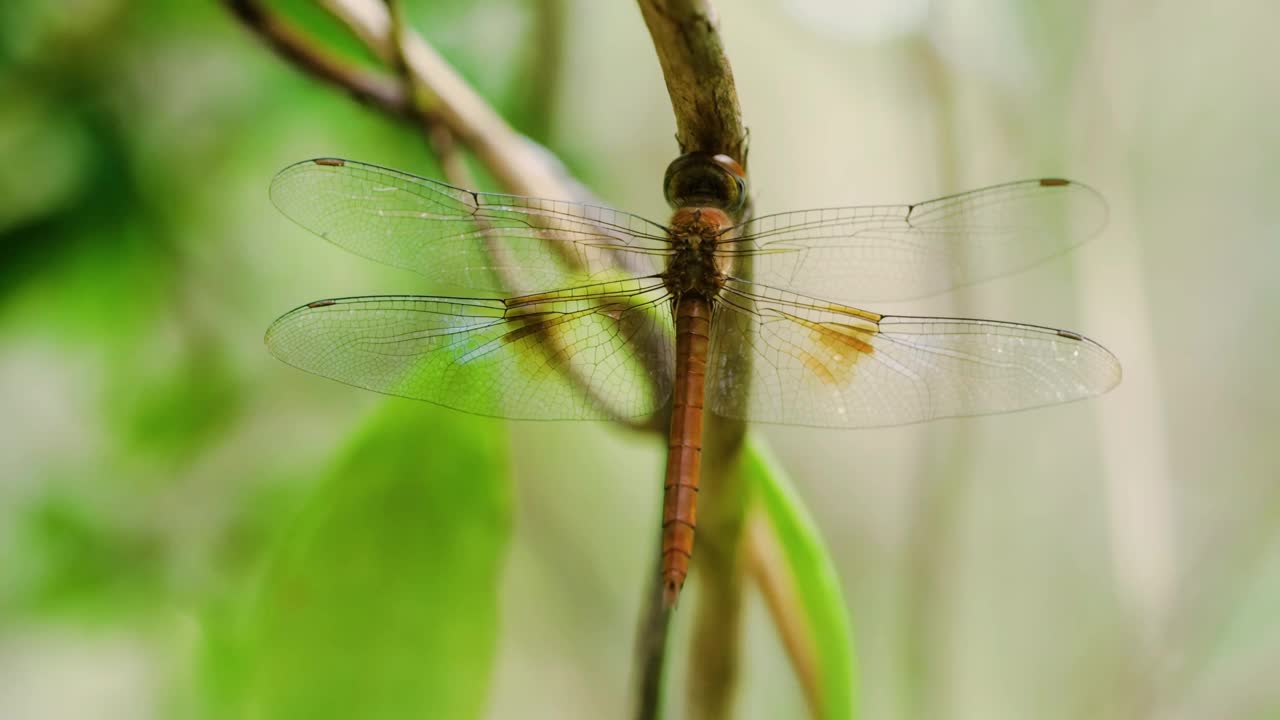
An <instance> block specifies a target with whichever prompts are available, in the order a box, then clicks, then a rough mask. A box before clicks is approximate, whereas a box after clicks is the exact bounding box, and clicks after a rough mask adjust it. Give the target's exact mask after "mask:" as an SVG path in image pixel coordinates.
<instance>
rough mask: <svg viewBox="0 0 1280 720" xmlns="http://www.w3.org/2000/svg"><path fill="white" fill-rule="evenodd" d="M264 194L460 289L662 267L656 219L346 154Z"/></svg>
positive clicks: (291, 171) (354, 248) (546, 283)
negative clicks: (439, 178)
mask: <svg viewBox="0 0 1280 720" xmlns="http://www.w3.org/2000/svg"><path fill="white" fill-rule="evenodd" d="M271 199H272V201H273V202H275V204H276V207H278V208H280V211H281V212H283V213H284V214H285V215H287V216H288V217H289V218H290V219H292V220H293V221H294V222H296V223H298V224H299V225H301V226H302V227H304V228H306V229H308V230H310V231H311V232H314V233H316V234H317V235H319V236H321V237H323V238H325V239H326V240H328V241H330V242H332V243H333V244H335V245H338V246H339V247H342V248H345V249H347V250H350V251H351V252H354V253H356V254H357V255H362V256H364V257H367V258H370V259H372V260H377V261H378V262H382V263H386V264H388V265H392V266H395V267H399V268H404V269H407V270H412V271H415V272H418V273H421V274H423V275H425V276H427V277H429V278H431V279H432V280H434V281H436V282H438V283H440V284H442V285H445V286H447V287H450V288H458V289H465V290H467V291H468V292H472V291H474V292H480V293H492V294H503V295H508V294H518V293H523V292H531V291H533V290H539V289H545V288H549V287H569V286H572V285H579V284H582V283H588V282H598V281H603V280H606V279H616V278H618V277H619V274H620V272H623V273H626V274H630V275H641V276H643V275H649V274H652V273H654V272H657V271H658V270H660V269H661V268H660V266H661V258H662V257H663V256H664V255H665V254H666V251H667V249H668V245H667V242H666V231H665V229H664V228H663V227H662V226H661V225H658V224H656V223H652V222H650V221H648V220H645V219H644V218H641V217H638V216H635V215H629V214H627V213H622V212H618V211H615V210H610V209H607V208H601V207H594V206H591V205H581V204H578V203H571V202H563V201H559V200H539V199H535V198H527V197H520V196H516V195H500V194H494V193H478V192H471V191H469V190H461V189H459V188H455V187H452V186H450V185H446V184H444V183H440V182H436V181H434V180H428V179H425V178H420V177H417V176H414V175H409V174H408V173H402V172H398V171H396V170H390V169H387V168H382V167H378V166H376V165H367V164H365V163H359V162H354V161H351V160H338V159H317V160H306V161H303V162H300V163H297V164H295V165H291V166H289V167H287V168H285V169H284V170H282V171H281V172H280V174H278V175H277V176H276V178H275V180H274V181H272V183H271Z"/></svg>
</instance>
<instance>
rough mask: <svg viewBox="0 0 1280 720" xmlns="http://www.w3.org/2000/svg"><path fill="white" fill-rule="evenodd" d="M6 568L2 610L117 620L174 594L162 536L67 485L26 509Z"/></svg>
mask: <svg viewBox="0 0 1280 720" xmlns="http://www.w3.org/2000/svg"><path fill="white" fill-rule="evenodd" d="M18 530H19V534H18V546H19V547H21V548H24V550H25V553H24V554H22V555H17V556H15V557H14V558H13V561H12V562H11V563H9V565H8V566H7V567H5V568H4V569H3V570H4V572H2V573H0V587H5V586H7V588H8V589H6V590H5V591H4V592H0V610H3V612H0V615H5V614H13V615H16V614H26V613H30V614H32V615H45V616H63V617H70V616H75V617H79V618H81V619H99V620H104V619H105V620H113V619H118V618H119V617H120V616H122V615H127V614H130V613H137V612H140V611H142V610H149V609H153V608H154V607H155V604H156V603H157V601H162V599H163V598H165V597H167V595H166V589H167V588H166V587H165V583H164V572H165V561H166V560H167V559H168V558H166V557H165V548H164V546H163V537H160V536H159V535H157V534H155V533H154V532H151V531H149V530H148V529H146V528H141V527H137V526H136V525H130V524H127V523H124V522H121V521H120V519H119V518H116V517H113V516H112V513H111V511H110V509H104V508H101V507H96V506H93V505H90V504H88V503H86V502H85V501H84V500H83V499H82V498H77V497H74V496H72V495H69V494H67V493H65V492H63V491H61V490H51V491H49V492H48V493H47V494H46V495H44V496H43V497H41V498H40V499H39V500H37V501H36V502H35V503H34V504H33V505H32V506H31V507H30V508H29V509H27V510H26V511H25V513H24V515H23V516H22V518H21V522H20V523H19V526H18Z"/></svg>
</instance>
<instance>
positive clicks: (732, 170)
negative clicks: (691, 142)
mask: <svg viewBox="0 0 1280 720" xmlns="http://www.w3.org/2000/svg"><path fill="white" fill-rule="evenodd" d="M662 184H663V192H664V193H665V194H666V196H667V203H668V204H670V205H671V207H672V209H674V210H679V209H680V208H689V207H712V208H716V209H718V210H723V211H725V212H726V213H728V214H730V215H733V216H736V215H737V214H738V213H739V212H740V211H741V210H742V206H743V204H744V203H745V202H746V200H747V174H746V171H744V170H743V169H742V166H741V165H739V164H738V163H737V161H736V160H734V159H733V158H731V157H729V156H728V155H712V154H711V153H704V152H694V153H686V154H684V155H681V156H680V157H678V158H676V159H675V160H674V161H673V162H672V163H671V164H670V165H668V166H667V174H666V177H665V178H664V179H663V181H662Z"/></svg>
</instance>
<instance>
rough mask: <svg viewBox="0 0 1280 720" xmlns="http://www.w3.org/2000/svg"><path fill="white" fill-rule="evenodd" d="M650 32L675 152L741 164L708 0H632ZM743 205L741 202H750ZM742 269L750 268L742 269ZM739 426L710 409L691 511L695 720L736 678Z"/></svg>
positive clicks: (728, 73)
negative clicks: (694, 515)
mask: <svg viewBox="0 0 1280 720" xmlns="http://www.w3.org/2000/svg"><path fill="white" fill-rule="evenodd" d="M638 2H639V5H640V12H641V14H642V15H643V16H644V21H645V24H646V25H647V26H648V28H649V35H650V36H651V37H652V38H653V46H654V49H655V50H656V51H657V54H658V62H659V63H660V64H661V66H662V75H663V78H664V79H665V81H666V84H667V93H668V95H670V97H671V108H672V110H673V111H674V113H675V117H676V141H677V142H678V143H679V145H680V151H681V152H684V153H687V152H709V153H723V154H725V155H728V156H730V157H732V158H734V159H735V160H737V161H738V162H739V163H740V164H741V165H742V166H743V167H744V168H745V167H746V166H747V157H746V154H747V139H746V131H745V129H744V126H743V123H742V110H741V108H740V106H739V103H738V93H737V89H736V88H735V86H734V82H733V71H732V70H731V69H730V66H729V60H728V58H727V57H726V56H725V53H724V46H723V44H722V42H721V40H720V32H719V28H718V26H717V25H718V23H717V19H716V15H715V10H714V8H713V7H712V5H711V2H710V0H638ZM748 207H749V203H748ZM738 270H739V271H740V272H744V273H747V276H748V277H749V276H750V275H749V273H750V268H749V267H740V268H738ZM726 360H727V361H728V362H730V363H732V364H734V366H735V367H734V368H733V372H734V374H735V375H740V376H743V377H745V376H746V375H747V373H749V372H750V370H751V369H750V358H749V356H747V355H746V354H745V353H742V354H739V355H737V356H734V357H730V358H726ZM745 433H746V426H745V425H744V424H743V423H742V422H740V421H735V420H729V419H726V418H719V417H715V416H710V415H709V416H708V417H707V422H706V428H705V432H704V443H703V450H702V452H703V458H704V460H703V468H704V475H703V479H702V486H703V489H704V490H705V492H702V493H700V498H701V500H702V502H701V503H700V504H701V507H700V508H699V512H698V552H696V553H695V554H694V565H695V567H696V568H697V570H698V582H699V602H698V611H697V615H696V617H695V620H694V628H693V646H692V650H691V654H692V658H693V660H692V662H691V663H690V665H691V667H694V668H697V672H696V673H695V674H694V675H693V677H692V678H691V681H690V683H689V696H688V704H689V709H690V714H691V717H693V718H695V720H719V719H720V718H725V717H728V716H729V714H730V710H731V708H732V698H733V694H734V689H735V686H736V684H737V682H736V681H737V667H738V644H739V640H740V636H741V609H742V587H743V577H742V562H741V545H742V532H743V524H744V521H745V520H744V518H745V513H746V505H747V503H746V496H745V488H744V487H743V483H742V482H741V480H740V478H739V477H738V473H737V471H736V469H737V467H738V465H739V462H738V461H739V458H740V457H741V453H742V447H743V439H744V437H745Z"/></svg>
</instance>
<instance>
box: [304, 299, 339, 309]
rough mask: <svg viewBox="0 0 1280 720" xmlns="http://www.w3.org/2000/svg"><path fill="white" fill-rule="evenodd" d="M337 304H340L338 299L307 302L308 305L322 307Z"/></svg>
mask: <svg viewBox="0 0 1280 720" xmlns="http://www.w3.org/2000/svg"><path fill="white" fill-rule="evenodd" d="M337 304H338V301H337V300H316V301H315V302H309V303H307V307H309V308H322V307H329V306H330V305H337Z"/></svg>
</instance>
